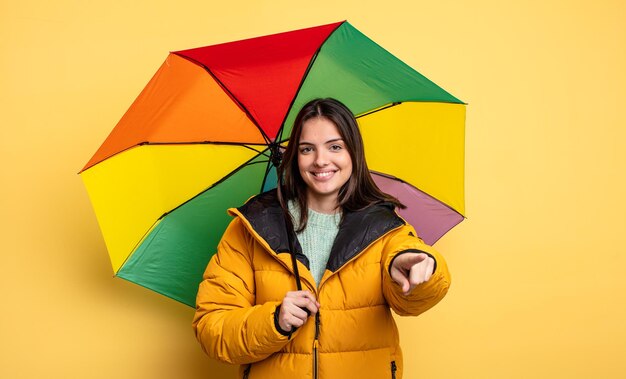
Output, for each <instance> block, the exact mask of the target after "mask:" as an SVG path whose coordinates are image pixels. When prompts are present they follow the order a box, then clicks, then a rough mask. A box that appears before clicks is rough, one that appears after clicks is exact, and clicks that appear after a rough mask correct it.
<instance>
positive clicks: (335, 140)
mask: <svg viewBox="0 0 626 379" xmlns="http://www.w3.org/2000/svg"><path fill="white" fill-rule="evenodd" d="M337 141H343V138H341V137H339V138H333V139H329V140H328V141H326V142H324V145H326V144H329V143H333V142H337ZM300 145H314V143H312V142H307V141H302V142H300V143H298V146H300Z"/></svg>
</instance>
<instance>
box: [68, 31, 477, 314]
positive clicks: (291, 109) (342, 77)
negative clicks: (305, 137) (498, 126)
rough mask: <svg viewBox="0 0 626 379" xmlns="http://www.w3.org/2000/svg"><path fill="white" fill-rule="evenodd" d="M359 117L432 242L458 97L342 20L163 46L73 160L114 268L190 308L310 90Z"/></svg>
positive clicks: (457, 198) (454, 189)
mask: <svg viewBox="0 0 626 379" xmlns="http://www.w3.org/2000/svg"><path fill="white" fill-rule="evenodd" d="M317 97H334V98H337V99H339V100H341V101H342V102H344V103H345V104H346V105H347V106H348V107H349V108H350V109H351V110H352V111H353V112H354V113H355V114H356V115H357V117H358V121H359V125H360V128H361V130H362V134H363V138H364V143H365V149H366V158H367V161H368V164H369V167H370V169H372V170H373V171H374V178H375V180H376V182H377V183H378V185H379V186H380V187H381V189H383V190H384V191H386V192H388V193H391V194H393V195H395V196H396V197H398V198H399V199H400V200H401V201H402V202H404V204H406V205H408V208H407V209H406V210H403V211H401V212H400V213H401V214H402V215H403V217H405V218H406V219H407V221H409V222H410V223H412V224H413V225H414V226H415V227H416V230H417V231H418V233H419V234H420V235H421V237H422V238H423V239H424V240H425V241H426V242H427V243H433V242H435V241H436V240H437V239H439V238H440V237H441V236H442V235H443V234H444V233H446V232H447V231H448V230H449V229H451V228H452V227H453V226H454V225H456V224H457V223H459V222H460V221H461V220H462V219H463V216H462V215H463V212H464V196H463V175H464V174H463V169H464V123H465V104H464V103H462V102H461V101H460V100H458V99H457V98H455V97H454V96H452V95H450V94H449V93H448V92H446V91H444V90H443V89H442V88H440V87H438V86H437V85H436V84H434V83H433V82H431V81H430V80H428V79H426V78H425V77H424V76H422V75H421V74H419V73H418V72H416V71H415V70H413V69H412V68H410V67H409V66H407V65H406V64H404V63H403V62H401V61H400V60H399V59H397V58H396V57H394V56H393V55H391V54H390V53H388V52H387V51H386V50H384V49H383V48H381V47H380V46H378V45H377V44H376V43H374V42H373V41H371V40H370V39H369V38H367V37H366V36H365V35H363V34H362V33H360V32H359V31H358V30H356V29H355V28H354V27H353V26H352V25H350V24H349V23H348V22H339V23H334V24H329V25H323V26H318V27H313V28H308V29H301V30H296V31H291V32H286V33H280V34H274V35H269V36H263V37H258V38H252V39H247V40H242V41H236V42H230V43H224V44H219V45H213V46H207V47H201V48H197V49H191V50H184V51H177V52H173V53H170V54H169V56H168V57H167V59H166V60H165V62H164V63H163V65H162V66H161V67H160V68H159V70H158V71H157V73H156V74H155V75H154V77H153V78H152V80H151V81H150V82H149V83H148V85H147V86H146V88H145V89H144V90H143V91H142V92H141V94H140V95H139V97H138V98H137V99H136V100H135V102H134V103H133V104H132V105H131V107H130V109H129V110H128V111H127V112H126V114H125V115H124V116H123V117H122V119H121V120H120V122H119V123H118V124H117V126H116V127H115V128H114V129H113V131H112V132H111V134H110V135H109V136H108V138H107V139H106V140H105V141H104V143H103V144H102V146H101V147H100V149H98V151H97V152H96V153H95V155H94V156H93V158H91V160H90V161H89V162H88V163H87V164H86V165H85V167H84V168H83V170H82V171H81V177H82V179H83V181H84V183H85V185H86V187H87V191H88V192H89V196H90V198H91V202H92V204H93V207H94V210H95V213H96V215H97V218H98V222H99V224H100V228H101V230H102V234H103V236H104V240H105V242H106V245H107V249H108V251H109V254H110V257H111V263H112V265H113V269H114V271H115V273H116V275H117V276H119V277H121V278H124V279H127V280H129V281H132V282H135V283H137V284H140V285H142V286H145V287H148V288H150V289H152V290H154V291H157V292H159V293H162V294H164V295H167V296H169V297H171V298H173V299H176V300H178V301H181V302H183V303H185V304H188V305H190V306H194V303H195V294H196V291H197V288H198V283H199V282H200V280H201V278H202V273H203V270H204V268H205V266H206V265H207V263H208V261H209V259H210V258H211V256H212V254H213V253H214V252H215V250H216V246H217V243H218V241H219V239H220V237H221V235H222V233H223V231H224V230H225V228H226V226H227V225H228V222H229V220H230V217H229V216H228V215H227V214H226V212H225V210H226V208H228V207H234V206H239V205H241V204H242V203H243V202H245V201H246V200H247V199H248V198H249V197H251V196H253V195H255V194H257V193H259V192H261V191H265V190H269V189H271V188H273V187H275V186H276V165H277V164H278V159H277V156H278V154H276V153H277V152H278V151H279V150H280V149H281V146H284V144H285V142H286V141H287V140H288V138H289V134H290V132H291V128H292V124H293V121H294V117H295V115H296V113H297V112H298V110H299V109H300V108H301V107H302V105H304V104H305V103H306V102H307V101H309V100H311V99H313V98H317Z"/></svg>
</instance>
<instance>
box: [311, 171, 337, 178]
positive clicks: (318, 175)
mask: <svg viewBox="0 0 626 379" xmlns="http://www.w3.org/2000/svg"><path fill="white" fill-rule="evenodd" d="M334 173H335V171H324V172H312V173H311V174H313V176H315V177H316V178H328V177H329V176H331V175H332V174H334Z"/></svg>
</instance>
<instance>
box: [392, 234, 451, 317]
mask: <svg viewBox="0 0 626 379" xmlns="http://www.w3.org/2000/svg"><path fill="white" fill-rule="evenodd" d="M381 269H382V275H383V292H384V295H385V298H386V299H387V302H388V303H389V305H390V306H391V308H392V309H393V310H394V311H395V312H396V313H398V314H399V315H403V316H417V315H419V314H420V313H423V312H425V311H427V310H428V309H430V308H432V307H433V306H434V305H435V304H437V303H438V302H439V301H440V300H441V299H443V297H444V296H445V295H446V293H447V292H448V288H449V287H450V273H449V272H448V266H447V264H446V261H445V260H444V258H443V256H442V255H441V254H439V253H438V252H437V251H436V250H435V249H433V248H432V247H430V246H428V245H426V244H425V243H424V242H423V241H422V240H421V239H420V238H418V237H416V233H415V230H414V229H413V228H412V227H411V226H408V225H407V226H404V227H402V228H401V229H400V230H399V231H397V232H396V233H394V235H393V236H391V237H390V239H389V241H388V242H387V244H386V249H385V254H383V259H382V265H381Z"/></svg>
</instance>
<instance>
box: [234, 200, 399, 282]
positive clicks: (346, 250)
mask: <svg viewBox="0 0 626 379" xmlns="http://www.w3.org/2000/svg"><path fill="white" fill-rule="evenodd" d="M237 209H238V210H239V212H241V214H242V215H243V216H244V217H245V218H246V219H247V220H248V222H250V225H252V228H253V229H254V230H255V231H256V232H257V233H258V234H259V236H261V238H263V239H264V240H265V241H266V242H267V243H268V245H269V246H270V247H271V248H272V250H273V251H274V252H275V253H276V254H281V253H287V254H289V238H292V241H293V246H294V253H295V255H296V258H297V259H298V260H299V261H300V262H302V263H303V264H304V265H305V266H306V267H307V268H308V267H309V261H308V259H307V258H306V256H305V255H304V254H303V253H302V247H301V246H300V243H299V242H298V239H297V237H296V233H295V232H294V231H293V229H291V228H289V229H290V230H289V231H288V228H287V223H286V221H285V213H284V211H283V209H282V208H281V207H280V203H279V202H278V196H277V191H276V190H275V189H274V190H271V191H268V192H264V193H262V194H259V195H257V196H255V197H253V198H252V199H250V200H249V201H248V202H247V203H246V204H244V205H243V206H241V207H239V208H237ZM404 224H405V222H404V220H402V218H400V217H399V216H398V215H397V214H396V212H395V211H394V206H393V204H390V203H379V204H374V205H372V206H369V207H367V208H365V209H363V210H359V211H344V215H343V218H342V221H341V224H340V225H339V232H338V233H337V237H336V238H335V242H334V243H333V247H332V249H331V251H330V257H329V259H328V264H327V265H326V268H327V269H328V270H330V271H333V272H334V271H337V270H338V269H339V268H340V267H341V266H343V265H344V264H345V263H346V262H348V261H350V260H351V259H352V258H354V257H355V256H357V255H358V254H359V253H360V252H361V251H363V250H364V249H365V248H367V247H368V246H369V245H370V244H371V243H372V242H374V241H376V240H377V239H379V238H380V237H382V236H383V235H385V234H386V233H387V232H389V231H390V230H392V229H395V228H397V227H399V226H402V225H404ZM288 233H289V234H288Z"/></svg>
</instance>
